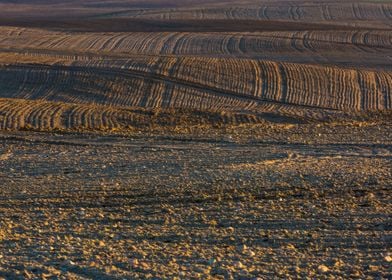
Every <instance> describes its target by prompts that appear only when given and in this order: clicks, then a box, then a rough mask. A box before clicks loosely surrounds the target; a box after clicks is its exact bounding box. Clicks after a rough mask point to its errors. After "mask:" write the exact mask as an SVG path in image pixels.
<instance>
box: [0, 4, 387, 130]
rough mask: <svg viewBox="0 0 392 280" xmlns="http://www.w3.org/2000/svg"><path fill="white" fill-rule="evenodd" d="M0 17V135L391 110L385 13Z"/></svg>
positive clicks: (259, 7) (302, 8) (116, 7)
mask: <svg viewBox="0 0 392 280" xmlns="http://www.w3.org/2000/svg"><path fill="white" fill-rule="evenodd" d="M0 6H2V7H3V8H4V9H8V13H7V15H5V16H4V17H2V18H1V20H0V24H1V25H2V26H0V103H1V111H0V116H1V118H0V127H1V128H3V129H15V128H23V127H25V126H27V125H26V124H28V126H29V127H32V128H35V129H54V128H56V129H72V128H75V129H76V128H78V127H80V126H82V127H85V128H88V129H100V128H106V127H116V128H125V127H133V126H140V125H148V123H149V121H151V120H146V119H144V117H140V116H139V115H138V114H137V113H135V112H139V111H143V112H147V111H148V112H151V114H155V113H152V112H156V111H157V110H161V111H163V112H171V113H170V114H173V115H175V113H174V112H176V111H178V112H184V111H186V112H187V113H186V114H187V115H195V116H194V117H192V119H193V120H194V121H195V122H196V123H197V122H200V123H203V122H207V123H209V122H210V121H207V120H202V119H203V118H204V117H205V116H206V115H210V114H218V115H219V116H222V115H230V116H232V117H229V118H222V119H220V121H221V122H222V123H226V124H238V123H248V122H250V123H253V122H260V121H266V120H267V119H268V118H266V116H271V115H273V116H275V118H274V119H279V116H280V117H281V120H282V121H284V120H285V119H287V118H294V119H295V118H297V119H298V120H299V121H304V120H305V121H306V120H307V121H312V120H318V121H323V120H330V119H334V118H341V117H342V116H344V118H350V115H352V116H354V115H355V116H357V115H359V114H363V115H366V114H368V113H369V112H385V111H389V110H391V109H392V93H391V89H392V67H391V65H392V63H391V62H392V35H391V34H392V32H391V31H392V5H391V4H389V3H388V2H386V1H385V2H382V1H379V2H377V1H352V2H345V3H339V2H333V1H320V3H315V1H309V2H306V1H290V2H289V3H288V2H285V1H278V2H276V1H264V2H261V3H259V2H257V1H248V2H241V4H237V3H236V2H234V1H233V2H227V1H225V2H222V3H221V2H214V1H211V2H209V1H206V2H205V3H204V2H203V4H202V5H198V4H196V3H194V2H189V3H187V5H185V3H182V4H181V3H180V2H175V1H173V2H170V3H168V4H167V5H166V6H165V7H162V6H160V5H159V1H151V2H145V3H144V4H142V3H140V2H135V1H121V2H114V3H112V2H110V3H109V2H105V1H103V2H102V1H101V2H99V3H98V2H94V1H85V2H83V4H78V3H77V2H73V1H66V2H64V3H63V2H51V4H49V3H48V2H45V1H37V2H34V3H33V4H31V3H28V2H27V1H1V2H0ZM70 9H73V10H74V11H75V12H73V13H72V16H70V15H71V14H70ZM38 10H47V11H49V12H48V13H44V14H42V13H38ZM26 13H28V15H29V16H28V17H26V16H25V14H26ZM70 108H72V109H70ZM70 112H72V113H70ZM75 112H80V113H75ZM87 112H89V113H87ZM201 112H205V114H201ZM75 114H76V115H75ZM91 114H92V115H94V116H92V115H91ZM143 114H144V113H143ZM143 114H142V115H143ZM179 114H180V115H181V114H182V113H179ZM197 115H198V116H197ZM108 116H110V117H108ZM202 116H204V117H202ZM244 116H245V117H244ZM58 118H60V119H62V120H61V121H59V120H58ZM64 119H75V121H64ZM92 119H94V120H100V121H91V120H92ZM109 119H110V120H109ZM172 119H173V122H172V123H170V121H168V120H165V121H162V122H161V124H165V125H174V124H177V123H178V121H174V120H175V119H177V118H176V117H174V118H172ZM209 119H210V120H213V119H215V117H212V116H211V117H210V118H209ZM196 120H197V121H196ZM195 122H193V121H192V123H195ZM81 124H84V125H81Z"/></svg>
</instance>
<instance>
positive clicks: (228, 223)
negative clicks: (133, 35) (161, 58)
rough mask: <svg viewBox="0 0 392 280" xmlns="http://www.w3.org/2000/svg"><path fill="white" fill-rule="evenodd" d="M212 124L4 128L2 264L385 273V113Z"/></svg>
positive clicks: (121, 274)
mask: <svg viewBox="0 0 392 280" xmlns="http://www.w3.org/2000/svg"><path fill="white" fill-rule="evenodd" d="M213 133H214V132H213V131H210V132H205V135H163V134H161V135H158V134H157V135H149V136H147V135H144V136H140V135H134V136H127V137H125V136H114V135H98V134H88V135H81V134H51V133H46V134H45V133H33V132H1V134H0V181H1V188H0V198H1V200H0V215H1V222H0V226H1V227H0V277H2V278H5V279H135V278H154V279H232V278H234V279H276V278H280V279H294V278H299V279H306V278H308V279H339V278H340V279H347V278H353V279H391V277H392V275H391V259H392V255H391V254H392V251H391V241H392V237H391V233H392V227H391V214H392V210H391V209H392V208H391V184H392V172H391V171H392V141H391V139H392V135H391V134H392V130H391V126H390V125H388V124H383V125H368V126H349V127H344V126H328V125H326V126H325V127H324V126H319V125H318V126H316V125H298V126H295V125H294V126H290V127H288V128H277V129H276V130H274V129H271V128H263V127H259V128H257V127H256V128H251V129H249V130H247V128H241V129H240V130H239V131H238V133H236V131H235V130H233V131H231V132H225V133H224V134H219V133H216V134H213ZM230 133H231V134H230ZM208 134H210V136H207V135H208ZM211 135H213V136H211Z"/></svg>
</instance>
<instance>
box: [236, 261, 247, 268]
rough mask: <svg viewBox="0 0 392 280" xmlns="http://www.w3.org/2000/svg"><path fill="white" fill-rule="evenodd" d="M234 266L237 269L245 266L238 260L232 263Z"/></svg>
mask: <svg viewBox="0 0 392 280" xmlns="http://www.w3.org/2000/svg"><path fill="white" fill-rule="evenodd" d="M234 267H235V268H237V269H243V268H244V267H245V266H244V265H243V264H242V263H241V262H240V261H237V262H235V263H234Z"/></svg>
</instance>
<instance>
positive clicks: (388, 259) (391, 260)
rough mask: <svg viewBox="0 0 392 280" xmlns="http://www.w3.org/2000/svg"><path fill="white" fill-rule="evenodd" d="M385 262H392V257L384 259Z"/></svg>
mask: <svg viewBox="0 0 392 280" xmlns="http://www.w3.org/2000/svg"><path fill="white" fill-rule="evenodd" d="M384 260H385V261H386V262H392V257H391V256H389V255H388V256H385V258H384Z"/></svg>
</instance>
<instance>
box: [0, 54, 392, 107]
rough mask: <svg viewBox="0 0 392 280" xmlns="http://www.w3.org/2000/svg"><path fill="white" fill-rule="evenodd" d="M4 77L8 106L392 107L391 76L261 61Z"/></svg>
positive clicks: (12, 71)
mask: <svg viewBox="0 0 392 280" xmlns="http://www.w3.org/2000/svg"><path fill="white" fill-rule="evenodd" d="M0 71H1V73H2V75H1V77H0V84H1V85H2V89H1V97H8V98H26V99H45V100H50V101H65V102H71V103H91V104H103V105H113V106H139V107H151V108H154V107H155V108H156V107H164V108H165V107H167V108H170V107H176V108H181V107H184V108H193V109H203V108H204V109H207V110H208V109H212V110H214V109H218V108H221V109H223V108H224V109H225V110H229V111H230V107H231V111H236V110H238V109H241V108H243V109H244V108H248V109H250V110H251V108H252V107H254V106H255V105H257V104H258V103H270V104H276V105H277V104H282V105H296V106H301V107H304V108H320V109H328V110H343V111H344V110H352V111H367V110H386V109H390V108H391V104H392V102H391V98H392V97H391V89H392V73H390V72H380V71H362V70H353V69H351V70H350V69H340V68H336V67H320V66H313V65H302V64H287V63H276V62H268V61H257V60H240V59H207V58H197V57H194V58H189V57H188V58H163V57H147V58H140V59H139V60H136V59H133V60H125V61H87V62H79V61H75V62H73V63H72V65H70V66H65V65H37V64H19V65H5V66H2V67H1V68H0ZM193 98H196V99H193ZM192 99H193V101H192ZM190 102H191V103H190ZM238 106H239V107H238ZM249 106H250V107H249Z"/></svg>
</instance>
